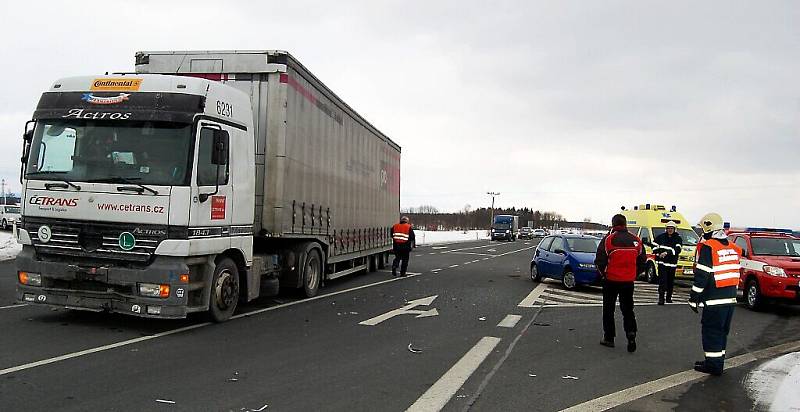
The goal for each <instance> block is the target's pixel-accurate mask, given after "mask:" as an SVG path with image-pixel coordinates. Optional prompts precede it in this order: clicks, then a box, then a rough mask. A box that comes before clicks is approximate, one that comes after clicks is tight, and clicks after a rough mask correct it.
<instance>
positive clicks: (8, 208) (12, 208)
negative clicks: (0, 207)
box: [5, 206, 19, 214]
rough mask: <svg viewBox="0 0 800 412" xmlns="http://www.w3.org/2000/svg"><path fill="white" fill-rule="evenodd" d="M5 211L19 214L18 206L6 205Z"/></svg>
mask: <svg viewBox="0 0 800 412" xmlns="http://www.w3.org/2000/svg"><path fill="white" fill-rule="evenodd" d="M5 209H6V213H17V214H19V206H6V208H5Z"/></svg>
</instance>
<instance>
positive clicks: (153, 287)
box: [139, 283, 169, 298]
mask: <svg viewBox="0 0 800 412" xmlns="http://www.w3.org/2000/svg"><path fill="white" fill-rule="evenodd" d="M139 295H141V296H147V297H151V298H166V297H169V285H158V284H155V283H140V284H139Z"/></svg>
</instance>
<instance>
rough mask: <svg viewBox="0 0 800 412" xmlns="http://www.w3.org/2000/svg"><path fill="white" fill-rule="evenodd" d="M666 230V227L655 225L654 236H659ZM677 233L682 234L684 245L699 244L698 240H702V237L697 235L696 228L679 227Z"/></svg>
mask: <svg viewBox="0 0 800 412" xmlns="http://www.w3.org/2000/svg"><path fill="white" fill-rule="evenodd" d="M666 231H667V229H666V228H663V227H654V228H653V236H655V237H658V236H659V235H660V234H662V233H664V232H666ZM677 233H678V234H679V235H680V236H681V239H682V240H683V245H684V246H697V242H698V241H699V240H700V238H698V237H697V233H694V230H689V229H678V231H677Z"/></svg>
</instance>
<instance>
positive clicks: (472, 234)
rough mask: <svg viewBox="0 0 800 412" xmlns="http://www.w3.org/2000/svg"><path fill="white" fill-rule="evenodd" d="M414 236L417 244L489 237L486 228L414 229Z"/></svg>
mask: <svg viewBox="0 0 800 412" xmlns="http://www.w3.org/2000/svg"><path fill="white" fill-rule="evenodd" d="M414 236H416V239H417V245H433V244H436V243H452V242H469V241H471V240H486V239H489V231H488V230H454V231H431V230H415V231H414Z"/></svg>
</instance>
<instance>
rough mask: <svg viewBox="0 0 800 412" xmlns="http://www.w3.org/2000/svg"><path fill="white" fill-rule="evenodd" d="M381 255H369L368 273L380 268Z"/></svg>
mask: <svg viewBox="0 0 800 412" xmlns="http://www.w3.org/2000/svg"><path fill="white" fill-rule="evenodd" d="M379 256H380V255H369V257H368V258H367V273H372V272H374V271H376V270H378V259H379Z"/></svg>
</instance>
